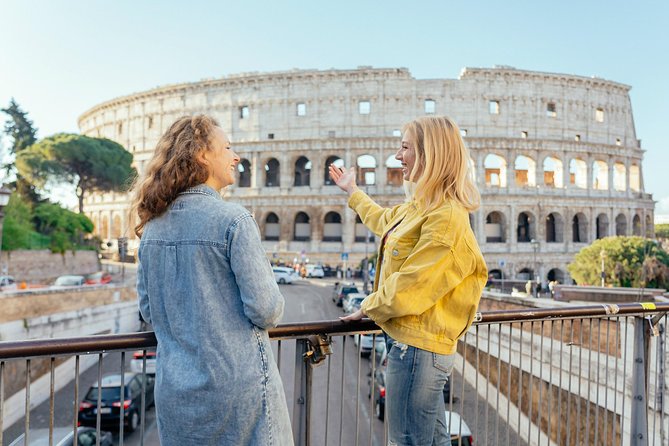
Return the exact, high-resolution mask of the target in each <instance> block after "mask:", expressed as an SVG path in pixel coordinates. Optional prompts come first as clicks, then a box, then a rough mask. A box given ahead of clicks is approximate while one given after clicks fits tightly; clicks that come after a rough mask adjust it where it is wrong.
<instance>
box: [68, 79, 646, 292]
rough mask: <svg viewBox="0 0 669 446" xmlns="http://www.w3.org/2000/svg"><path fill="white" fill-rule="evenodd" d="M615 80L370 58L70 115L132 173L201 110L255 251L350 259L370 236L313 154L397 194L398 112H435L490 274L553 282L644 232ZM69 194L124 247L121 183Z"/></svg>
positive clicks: (173, 90)
mask: <svg viewBox="0 0 669 446" xmlns="http://www.w3.org/2000/svg"><path fill="white" fill-rule="evenodd" d="M630 88H631V87H630V86H627V85H623V84H620V83H617V82H612V81H608V80H604V79H600V78H597V77H583V76H574V75H566V74H554V73H543V72H536V71H525V70H518V69H514V68H512V67H507V66H496V67H494V68H464V69H463V70H462V72H461V73H460V76H459V77H458V78H457V79H416V78H414V77H413V76H412V75H411V73H410V71H409V70H408V69H406V68H392V69H377V68H372V67H359V68H357V69H352V70H335V69H331V70H322V71H321V70H292V71H284V72H274V73H245V74H239V75H234V76H227V77H223V78H220V79H207V80H202V81H199V82H193V83H185V84H177V85H168V86H164V87H159V88H155V89H152V90H148V91H144V92H140V93H136V94H132V95H129V96H125V97H120V98H116V99H112V100H110V101H107V102H104V103H102V104H99V105H96V106H95V107H93V108H91V109H90V110H88V111H86V112H85V113H84V114H83V115H82V116H81V117H80V118H79V127H80V129H81V132H82V133H83V134H85V135H89V136H99V137H107V138H110V139H113V140H115V141H117V142H119V143H121V144H122V145H123V146H124V147H125V148H126V149H127V150H128V151H130V152H131V153H132V154H133V155H134V163H135V166H136V168H137V169H138V171H142V169H143V167H144V164H145V163H146V161H147V160H148V159H149V158H150V157H151V154H152V150H153V148H154V145H155V143H156V142H157V140H158V138H159V136H160V135H161V133H162V132H163V131H164V130H165V129H166V128H167V126H169V125H170V124H171V123H172V122H173V121H174V120H175V119H177V118H178V117H180V116H183V115H187V114H195V113H207V114H210V115H212V116H214V117H215V118H216V119H217V120H218V121H219V123H220V124H221V126H222V127H223V129H224V130H225V131H226V132H227V133H228V134H229V135H231V139H232V141H233V144H234V148H235V151H236V152H237V153H238V154H239V155H240V156H241V158H242V161H241V163H240V164H239V175H238V180H237V183H236V184H235V185H234V186H230V187H229V188H228V190H227V191H226V192H225V196H226V198H227V199H229V200H233V201H236V202H239V203H241V204H243V205H244V206H246V207H247V208H248V209H249V210H250V211H252V212H253V214H254V216H255V218H256V220H257V222H258V226H259V228H260V233H261V236H262V239H263V243H264V245H265V248H266V250H267V253H268V256H269V258H271V259H273V260H275V261H281V262H287V263H291V262H293V261H298V262H300V261H306V262H310V263H316V262H319V263H323V264H326V265H330V266H333V267H334V266H335V265H342V264H343V266H346V263H345V262H346V261H348V265H349V266H356V265H358V263H359V261H360V260H361V259H362V258H363V257H364V256H365V255H366V254H369V255H371V254H372V253H373V252H374V251H375V249H376V247H377V243H378V241H377V240H375V239H374V237H373V236H372V235H371V234H369V233H368V232H367V230H366V229H365V228H364V226H363V225H362V224H361V223H360V220H359V219H358V218H357V216H356V215H355V214H354V213H353V212H352V211H351V210H350V209H348V207H347V206H346V199H345V195H344V193H343V192H341V191H339V189H338V188H337V187H336V186H334V185H333V183H332V182H331V181H330V179H329V178H328V175H327V166H328V165H329V164H330V163H335V164H338V163H341V164H344V165H346V166H357V175H358V184H359V185H360V187H361V188H363V189H364V190H366V191H367V192H368V193H369V194H370V195H371V196H373V197H374V198H375V199H376V200H377V201H378V202H379V203H380V204H382V205H387V206H390V205H392V204H395V203H398V202H399V201H401V200H403V198H404V193H403V188H402V178H401V173H400V166H399V164H398V162H397V161H396V160H395V158H394V155H395V152H396V150H397V149H398V147H399V141H400V128H401V126H402V124H403V123H404V122H406V121H407V120H409V119H411V118H413V117H415V116H420V115H424V114H445V115H448V116H450V117H452V118H454V119H455V120H456V122H458V124H459V125H460V128H461V132H462V135H463V136H464V138H465V141H466V143H467V144H468V146H469V148H470V149H471V153H472V165H473V167H474V171H475V176H476V181H477V183H478V186H479V188H480V190H481V193H482V206H481V208H480V209H479V210H478V211H477V212H476V213H474V214H472V215H471V216H470V219H471V224H472V227H473V229H474V231H475V233H476V236H477V238H478V241H479V243H480V245H481V248H482V250H483V253H484V255H485V258H486V260H487V262H488V267H489V269H490V271H491V273H492V274H493V275H495V276H497V277H501V276H502V274H503V277H504V278H508V279H516V280H525V279H527V278H530V277H534V276H538V277H541V279H542V281H547V280H554V279H555V280H559V281H560V282H563V283H564V282H565V281H568V280H569V275H568V272H567V269H566V266H567V264H568V263H569V262H570V261H571V259H572V258H573V256H574V254H575V253H576V252H578V251H579V250H580V249H581V248H583V247H584V246H586V245H587V244H589V243H591V242H592V241H593V240H595V239H597V238H601V237H605V236H608V235H632V234H634V235H645V236H648V237H652V236H653V233H654V228H653V209H654V202H653V199H652V196H651V195H650V194H647V193H645V192H644V186H643V173H642V169H641V165H642V160H643V149H642V148H641V143H640V140H639V139H637V136H636V132H635V127H634V119H633V114H632V105H631V101H630V96H629V91H630ZM85 207H86V212H87V214H88V215H89V216H90V217H91V219H92V220H93V222H94V223H95V227H96V233H97V234H99V235H100V237H101V238H102V239H103V240H104V241H111V242H112V243H115V242H116V240H117V239H118V238H119V237H128V238H129V246H130V248H131V249H132V248H133V247H135V246H136V244H137V239H136V238H135V237H134V235H133V233H132V230H131V226H132V222H131V221H130V220H129V218H128V207H129V201H128V196H127V194H118V193H105V194H94V195H91V196H89V197H88V199H87V201H86V204H85Z"/></svg>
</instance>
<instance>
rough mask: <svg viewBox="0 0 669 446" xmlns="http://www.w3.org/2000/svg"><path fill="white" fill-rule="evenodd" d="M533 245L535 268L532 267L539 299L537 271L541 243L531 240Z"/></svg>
mask: <svg viewBox="0 0 669 446" xmlns="http://www.w3.org/2000/svg"><path fill="white" fill-rule="evenodd" d="M530 244H531V245H532V251H534V266H532V271H533V272H534V281H535V282H536V286H535V291H534V296H535V297H539V280H540V279H539V272H538V271H537V249H539V242H538V241H537V240H535V239H532V240H530Z"/></svg>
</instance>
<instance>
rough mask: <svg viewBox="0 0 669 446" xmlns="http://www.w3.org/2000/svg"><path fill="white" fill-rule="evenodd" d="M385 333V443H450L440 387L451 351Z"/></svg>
mask: <svg viewBox="0 0 669 446" xmlns="http://www.w3.org/2000/svg"><path fill="white" fill-rule="evenodd" d="M384 334H385V333H384ZM385 336H386V346H387V348H388V365H387V368H386V421H387V423H388V446H396V445H397V446H409V445H411V446H418V445H420V446H437V445H439V446H441V445H450V444H451V438H450V434H449V433H448V432H447V430H446V417H445V410H446V405H445V404H444V395H443V391H444V386H445V385H446V381H447V380H448V377H449V375H450V373H451V369H452V368H453V362H454V359H455V358H454V355H440V354H437V353H432V352H428V351H426V350H421V349H419V348H416V347H411V346H409V345H406V344H402V343H400V342H397V341H395V340H394V339H392V338H391V337H390V336H388V335H385Z"/></svg>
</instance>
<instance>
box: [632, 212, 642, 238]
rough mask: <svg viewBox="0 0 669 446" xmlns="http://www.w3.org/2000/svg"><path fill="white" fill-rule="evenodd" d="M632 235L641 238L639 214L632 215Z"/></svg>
mask: <svg viewBox="0 0 669 446" xmlns="http://www.w3.org/2000/svg"><path fill="white" fill-rule="evenodd" d="M632 235H638V236H641V217H639V214H634V218H632Z"/></svg>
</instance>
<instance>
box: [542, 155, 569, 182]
mask: <svg viewBox="0 0 669 446" xmlns="http://www.w3.org/2000/svg"><path fill="white" fill-rule="evenodd" d="M563 177H564V174H563V169H562V161H560V160H559V159H558V158H555V157H553V156H547V157H546V158H545V159H544V185H545V186H547V187H556V188H563V187H564V182H563Z"/></svg>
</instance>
